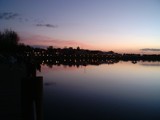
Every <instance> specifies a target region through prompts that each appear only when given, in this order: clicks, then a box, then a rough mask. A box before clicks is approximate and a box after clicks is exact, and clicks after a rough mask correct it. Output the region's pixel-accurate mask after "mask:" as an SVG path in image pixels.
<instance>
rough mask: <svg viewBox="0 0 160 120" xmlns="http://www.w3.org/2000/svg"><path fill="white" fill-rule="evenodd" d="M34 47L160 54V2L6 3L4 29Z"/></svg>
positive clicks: (0, 5)
mask: <svg viewBox="0 0 160 120" xmlns="http://www.w3.org/2000/svg"><path fill="white" fill-rule="evenodd" d="M5 29H11V30H14V31H16V32H17V33H18V35H19V36H20V39H21V42H22V43H24V44H27V45H32V46H44V47H46V46H53V47H61V48H63V47H73V48H76V47H77V46H80V48H83V49H96V50H103V51H109V50H113V51H116V52H130V53H131V52H137V51H139V50H140V49H142V50H141V51H143V52H146V51H152V52H157V51H158V52H159V51H160V1H159V0H0V30H1V31H4V30H5Z"/></svg>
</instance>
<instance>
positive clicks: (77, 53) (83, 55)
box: [0, 30, 160, 66]
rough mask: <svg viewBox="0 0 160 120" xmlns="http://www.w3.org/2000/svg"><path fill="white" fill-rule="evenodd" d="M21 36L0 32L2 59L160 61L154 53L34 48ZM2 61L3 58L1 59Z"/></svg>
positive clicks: (76, 62)
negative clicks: (21, 38)
mask: <svg viewBox="0 0 160 120" xmlns="http://www.w3.org/2000/svg"><path fill="white" fill-rule="evenodd" d="M19 40H20V39H19V36H18V34H17V33H16V32H14V31H12V30H5V31H4V32H0V60H1V59H4V58H5V59H8V60H9V59H11V56H12V58H14V59H16V61H17V62H26V63H30V62H33V63H34V64H37V66H39V65H40V64H47V65H48V66H52V65H60V64H63V65H69V66H72V65H73V66H79V65H89V64H91V65H99V64H114V63H117V62H119V61H132V63H136V62H137V61H160V55H156V54H152V55H146V54H119V53H115V52H113V51H108V52H103V51H100V50H87V49H81V48H80V47H77V48H72V47H69V48H53V47H52V46H49V47H48V48H47V49H42V48H34V47H31V46H28V45H24V44H22V43H19ZM1 61H2V60H1Z"/></svg>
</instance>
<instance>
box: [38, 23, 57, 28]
mask: <svg viewBox="0 0 160 120" xmlns="http://www.w3.org/2000/svg"><path fill="white" fill-rule="evenodd" d="M36 26H37V27H49V28H56V27H58V26H57V25H52V24H36Z"/></svg>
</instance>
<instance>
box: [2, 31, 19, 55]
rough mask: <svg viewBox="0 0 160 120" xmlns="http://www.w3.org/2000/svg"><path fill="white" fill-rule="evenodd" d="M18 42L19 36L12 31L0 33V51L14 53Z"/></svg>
mask: <svg viewBox="0 0 160 120" xmlns="http://www.w3.org/2000/svg"><path fill="white" fill-rule="evenodd" d="M18 42H19V36H18V34H17V33H16V32H14V31H12V30H5V31H4V32H0V51H3V52H15V50H16V47H17V45H18Z"/></svg>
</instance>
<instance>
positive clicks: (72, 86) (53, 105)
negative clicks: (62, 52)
mask: <svg viewBox="0 0 160 120" xmlns="http://www.w3.org/2000/svg"><path fill="white" fill-rule="evenodd" d="M38 75H40V76H43V77H44V81H43V82H44V88H43V111H44V120H53V119H54V120H61V119H62V120H65V119H74V120H78V119H80V120H84V119H86V120H93V119H96V120H106V119H109V120H110V119H112V118H114V119H115V118H116V119H127V120H132V119H133V120H137V119H150V120H153V119H160V62H154V63H153V62H138V63H137V64H133V63H131V62H119V63H116V64H112V65H108V64H102V65H98V66H91V65H88V66H80V67H78V68H77V67H76V66H72V67H69V66H63V65H61V66H52V67H48V66H45V65H42V69H41V72H38Z"/></svg>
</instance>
